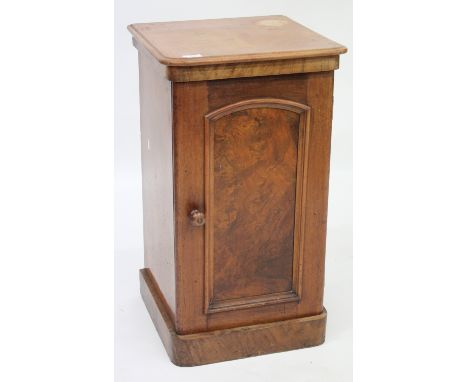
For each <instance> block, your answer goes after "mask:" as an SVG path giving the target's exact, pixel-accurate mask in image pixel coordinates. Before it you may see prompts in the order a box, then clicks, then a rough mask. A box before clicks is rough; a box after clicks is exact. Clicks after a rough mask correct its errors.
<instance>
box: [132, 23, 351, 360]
mask: <svg viewBox="0 0 468 382" xmlns="http://www.w3.org/2000/svg"><path fill="white" fill-rule="evenodd" d="M129 29H130V30H131V32H132V33H133V35H134V45H135V46H136V47H137V48H138V51H139V61H140V98H141V131H142V165H143V204H144V206H143V207H144V230H145V232H144V235H145V269H144V270H142V272H141V292H142V296H143V299H144V301H145V303H146V305H147V307H148V310H149V312H150V315H151V317H152V319H153V322H154V323H155V326H156V328H157V329H158V332H159V333H160V336H161V338H162V340H163V343H164V345H165V346H166V349H167V350H168V353H169V355H170V357H171V359H172V360H173V362H174V363H176V364H180V365H198V364H205V363H211V362H218V361H222V360H227V359H235V358H241V357H246V356H251V355H258V354H265V353H270V352H276V351H282V350H288V349H294V348H300V347H304V346H312V345H317V344H320V343H322V342H323V340H324V335H325V321H326V313H325V309H324V307H323V287H324V285H323V282H324V259H325V238H326V221H327V198H328V173H329V157H330V138H331V122H332V106H333V77H334V72H333V71H334V69H336V68H337V67H338V55H339V54H340V53H343V52H344V51H345V50H346V48H344V47H342V46H341V45H339V44H336V43H334V42H332V41H330V40H327V39H325V38H324V37H321V36H318V35H317V34H315V33H314V32H312V31H309V30H308V29H306V28H305V27H302V26H299V25H298V24H296V23H294V22H292V21H291V20H289V19H287V18H285V17H282V16H264V17H257V18H241V19H225V20H218V21H215V20H208V21H206V20H205V21H195V22H176V23H156V24H138V25H133V26H130V27H129ZM229 36H230V37H229ZM184 38H186V39H184ZM229 39H231V40H229ZM270 40H271V41H270ZM190 42H191V43H190ZM229 42H230V43H229ZM188 47H192V48H196V49H197V50H198V51H199V52H200V54H201V56H202V57H193V56H190V57H182V56H184V55H187V54H188V53H187V54H186V53H184V52H186V51H187V49H188ZM168 78H169V79H170V80H171V81H169V80H168Z"/></svg>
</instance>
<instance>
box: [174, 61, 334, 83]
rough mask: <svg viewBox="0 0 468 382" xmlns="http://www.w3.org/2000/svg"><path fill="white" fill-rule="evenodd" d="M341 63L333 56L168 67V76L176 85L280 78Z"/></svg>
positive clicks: (325, 69) (332, 66)
mask: <svg viewBox="0 0 468 382" xmlns="http://www.w3.org/2000/svg"><path fill="white" fill-rule="evenodd" d="M339 62H340V60H339V56H331V57H308V58H295V59H290V60H277V61H262V62H240V63H237V64H220V65H201V66H168V67H167V73H166V76H167V78H168V79H169V80H171V81H174V82H189V81H204V80H222V79H225V78H240V77H260V76H277V75H281V74H294V73H312V72H326V71H329V70H335V69H338V67H339Z"/></svg>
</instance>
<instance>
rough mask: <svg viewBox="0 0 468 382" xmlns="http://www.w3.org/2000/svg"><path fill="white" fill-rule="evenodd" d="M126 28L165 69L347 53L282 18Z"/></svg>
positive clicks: (338, 46) (180, 22) (218, 20)
mask: <svg viewBox="0 0 468 382" xmlns="http://www.w3.org/2000/svg"><path fill="white" fill-rule="evenodd" d="M128 29H129V31H130V32H131V33H132V35H133V36H134V38H135V39H136V40H137V41H138V42H139V43H140V44H142V45H143V46H144V47H145V48H146V49H147V50H148V51H149V52H150V53H151V54H152V55H153V56H154V57H155V58H156V59H157V60H158V61H159V62H161V63H162V64H164V65H168V66H193V65H207V64H222V63H238V62H257V61H271V60H284V59H293V58H305V57H324V56H336V55H339V54H342V53H345V52H346V51H347V49H346V47H344V46H343V45H340V44H338V43H336V42H334V41H332V40H329V39H327V38H326V37H324V36H321V35H319V34H318V33H316V32H314V31H312V30H310V29H308V28H306V27H304V26H303V25H301V24H298V23H296V22H295V21H293V20H291V19H289V18H288V17H285V16H260V17H241V18H232V19H213V20H194V21H175V22H159V23H144V24H132V25H129V26H128Z"/></svg>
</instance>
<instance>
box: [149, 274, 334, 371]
mask: <svg viewBox="0 0 468 382" xmlns="http://www.w3.org/2000/svg"><path fill="white" fill-rule="evenodd" d="M140 291H141V295H142V297H143V301H144V302H145V305H146V307H147V309H148V312H149V314H150V316H151V319H152V321H153V323H154V326H155V327H156V329H157V331H158V333H159V336H160V338H161V341H162V343H163V345H164V347H165V348H166V351H167V354H168V355H169V358H170V359H171V361H172V362H173V363H174V364H176V365H178V366H197V365H204V364H208V363H215V362H222V361H229V360H233V359H238V358H246V357H252V356H258V355H262V354H270V353H276V352H282V351H288V350H294V349H300V348H305V347H310V346H317V345H320V344H322V343H323V342H324V341H325V326H326V321H327V312H326V310H323V312H322V313H320V314H318V315H314V316H310V317H301V318H296V319H291V320H285V321H278V322H271V323H267V324H257V325H250V326H241V327H236V328H232V329H224V330H215V331H208V332H202V333H197V334H187V335H180V334H178V333H177V331H176V328H175V327H174V324H173V321H172V319H171V316H170V314H169V313H168V310H167V304H166V302H165V301H164V297H163V295H162V293H161V291H160V289H159V288H158V285H157V283H156V281H155V280H154V278H153V276H152V274H151V272H150V271H149V270H148V269H142V270H140Z"/></svg>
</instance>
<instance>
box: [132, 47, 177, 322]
mask: <svg viewBox="0 0 468 382" xmlns="http://www.w3.org/2000/svg"><path fill="white" fill-rule="evenodd" d="M139 68H140V125H141V164H142V189H143V206H144V208H143V237H144V246H145V247H144V248H145V267H146V268H148V269H150V270H151V272H153V274H154V275H155V277H156V278H157V279H158V282H159V285H160V287H161V290H162V291H163V293H164V295H165V296H166V300H167V302H168V304H169V307H170V311H171V312H172V314H174V313H175V311H176V285H175V258H174V224H173V223H172V222H173V221H174V209H173V205H174V195H173V182H172V172H173V169H172V114H171V83H170V82H169V81H168V80H167V79H165V78H164V66H162V65H160V64H158V63H157V62H154V60H153V59H151V58H150V57H148V56H146V55H145V54H142V53H139Z"/></svg>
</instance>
